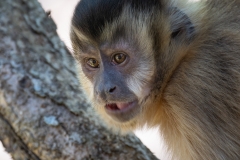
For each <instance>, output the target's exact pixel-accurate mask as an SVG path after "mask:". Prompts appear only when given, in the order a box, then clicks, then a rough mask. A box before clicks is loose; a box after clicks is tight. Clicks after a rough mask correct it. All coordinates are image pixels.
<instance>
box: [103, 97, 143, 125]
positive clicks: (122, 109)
mask: <svg viewBox="0 0 240 160" xmlns="http://www.w3.org/2000/svg"><path fill="white" fill-rule="evenodd" d="M139 108H140V107H138V100H134V101H131V102H127V103H122V102H118V103H110V104H106V106H105V110H106V112H107V113H108V114H109V115H110V116H111V117H112V118H113V119H114V120H116V121H119V122H127V121H129V120H131V119H133V118H134V117H135V116H136V115H137V114H138V113H139Z"/></svg>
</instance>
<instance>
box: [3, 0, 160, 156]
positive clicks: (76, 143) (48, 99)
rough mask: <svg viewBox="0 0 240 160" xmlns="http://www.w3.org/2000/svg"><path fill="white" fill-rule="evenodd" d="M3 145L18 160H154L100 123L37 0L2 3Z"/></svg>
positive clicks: (135, 141) (136, 142) (5, 0)
mask: <svg viewBox="0 0 240 160" xmlns="http://www.w3.org/2000/svg"><path fill="white" fill-rule="evenodd" d="M0 140H1V141H2V143H3V145H4V147H5V148H6V150H7V151H8V152H9V153H10V154H11V155H12V157H13V159H14V160H32V159H33V160H80V159H81V160H85V159H86V160H88V159H89V160H90V159H91V160H92V159H96V160H101V159H103V160H108V159H111V160H115V159H116V160H118V159H119V160H145V159H149V160H154V159H156V158H155V157H154V156H153V154H152V153H151V152H150V151H149V150H148V149H147V148H146V147H144V146H143V144H142V143H141V142H140V141H139V139H138V138H136V137H135V136H134V135H126V136H120V135H115V134H112V133H111V132H110V131H109V130H107V129H106V128H105V127H104V126H103V125H102V124H101V121H100V120H99V119H98V117H97V116H96V115H95V114H94V111H93V110H92V107H91V106H90V105H89V104H88V103H87V102H86V100H85V98H84V97H83V94H82V92H81V91H80V90H79V86H78V80H77V78H76V73H75V66H74V61H73V59H72V58H71V56H70V54H69V52H68V51H67V49H66V47H65V46H64V44H63V43H62V42H61V41H60V40H59V38H58V36H57V34H56V25H55V24H54V22H53V21H52V19H51V18H49V17H48V15H47V14H46V13H44V11H43V9H42V8H41V6H40V4H39V3H38V2H37V0H1V1H0Z"/></svg>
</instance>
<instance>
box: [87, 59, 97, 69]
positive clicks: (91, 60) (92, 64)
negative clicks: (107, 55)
mask: <svg viewBox="0 0 240 160" xmlns="http://www.w3.org/2000/svg"><path fill="white" fill-rule="evenodd" d="M88 63H89V65H90V66H92V67H97V66H98V62H97V60H95V59H90V60H89V61H88Z"/></svg>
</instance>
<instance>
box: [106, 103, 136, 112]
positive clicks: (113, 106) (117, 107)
mask: <svg viewBox="0 0 240 160" xmlns="http://www.w3.org/2000/svg"><path fill="white" fill-rule="evenodd" d="M134 103H136V101H132V102H128V103H121V102H119V103H110V104H106V109H107V110H110V111H124V110H128V108H131V107H132V106H133V105H134Z"/></svg>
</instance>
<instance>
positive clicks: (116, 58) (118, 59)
mask: <svg viewBox="0 0 240 160" xmlns="http://www.w3.org/2000/svg"><path fill="white" fill-rule="evenodd" d="M126 58H127V55H126V54H124V53H116V54H114V55H113V56H112V61H113V63H115V64H121V63H123V62H124V61H125V60H126Z"/></svg>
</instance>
